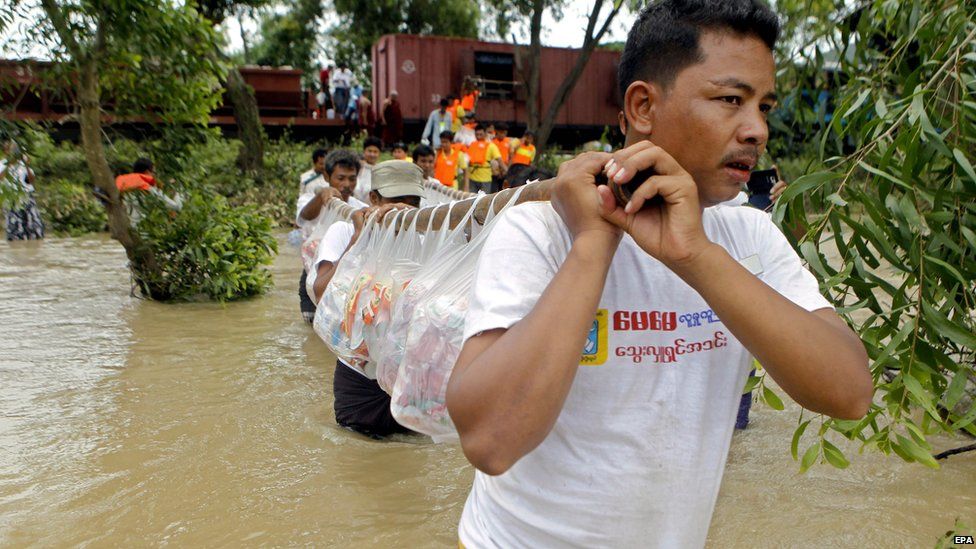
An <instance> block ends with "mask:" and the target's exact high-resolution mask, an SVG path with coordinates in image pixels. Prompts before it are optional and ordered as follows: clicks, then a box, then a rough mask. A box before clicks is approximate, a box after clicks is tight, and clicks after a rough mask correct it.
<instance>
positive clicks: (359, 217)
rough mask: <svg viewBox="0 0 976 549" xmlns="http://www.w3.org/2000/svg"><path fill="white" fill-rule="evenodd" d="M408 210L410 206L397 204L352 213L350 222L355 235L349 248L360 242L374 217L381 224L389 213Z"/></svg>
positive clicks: (372, 207)
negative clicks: (368, 223)
mask: <svg viewBox="0 0 976 549" xmlns="http://www.w3.org/2000/svg"><path fill="white" fill-rule="evenodd" d="M408 208H410V206H408V205H406V204H401V203H395V204H384V205H382V206H370V207H368V208H361V209H359V210H356V211H355V212H353V213H352V218H351V219H350V221H352V226H353V233H352V240H350V241H349V247H352V245H353V244H355V243H356V241H357V240H359V235H361V234H362V232H363V227H365V226H366V222H367V221H369V220H370V219H372V218H373V217H375V218H376V220H375V222H376V223H379V222H380V221H382V220H383V217H385V216H386V214H388V213H389V212H391V211H393V210H406V209H408ZM347 249H348V248H347Z"/></svg>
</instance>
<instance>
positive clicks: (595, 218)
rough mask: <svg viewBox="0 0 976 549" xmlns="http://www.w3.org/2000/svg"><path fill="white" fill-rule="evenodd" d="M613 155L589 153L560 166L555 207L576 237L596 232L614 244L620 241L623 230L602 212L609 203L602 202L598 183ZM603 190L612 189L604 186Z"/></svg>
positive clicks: (553, 201)
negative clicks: (598, 175) (598, 177)
mask: <svg viewBox="0 0 976 549" xmlns="http://www.w3.org/2000/svg"><path fill="white" fill-rule="evenodd" d="M610 158H611V157H610V155H609V154H607V153H598V152H588V153H583V154H581V155H579V156H577V157H576V158H574V159H572V160H570V161H568V162H564V163H563V164H562V165H561V166H559V173H558V175H556V181H555V184H554V185H553V187H552V194H551V200H552V207H553V208H554V209H555V210H556V213H558V214H559V217H561V218H562V220H563V222H564V223H566V226H567V227H568V228H569V233H570V234H571V235H572V236H573V240H576V239H577V238H578V237H579V236H580V235H582V234H584V233H588V232H593V233H595V234H602V235H603V236H606V237H609V238H610V239H611V241H612V242H613V244H614V245H615V246H616V244H617V243H618V242H619V241H620V237H621V235H622V234H623V232H622V231H621V230H620V228H618V226H615V225H614V224H613V223H611V222H610V221H609V220H608V219H605V218H604V216H603V215H602V213H603V210H605V209H607V207H608V206H607V205H606V204H602V203H601V198H602V195H601V194H600V193H598V192H597V187H596V185H595V183H596V175H597V174H599V173H600V171H601V170H602V169H603V167H604V166H605V165H606V164H607V162H608V161H609V160H610ZM603 190H605V191H606V192H607V193H609V192H610V189H607V188H606V187H605V186H604V187H603ZM611 200H613V197H612V196H611Z"/></svg>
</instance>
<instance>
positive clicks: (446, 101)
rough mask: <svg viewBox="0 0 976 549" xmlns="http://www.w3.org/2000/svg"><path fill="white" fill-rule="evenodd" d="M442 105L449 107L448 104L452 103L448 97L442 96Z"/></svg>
mask: <svg viewBox="0 0 976 549" xmlns="http://www.w3.org/2000/svg"><path fill="white" fill-rule="evenodd" d="M440 105H441V107H447V106H448V105H450V102H449V101H448V100H447V98H446V97H442V98H441V102H440Z"/></svg>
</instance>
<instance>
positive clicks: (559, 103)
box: [535, 0, 621, 151]
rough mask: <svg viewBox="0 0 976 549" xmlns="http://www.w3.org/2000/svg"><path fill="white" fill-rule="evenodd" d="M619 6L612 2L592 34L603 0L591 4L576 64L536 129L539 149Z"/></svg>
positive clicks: (542, 146)
mask: <svg viewBox="0 0 976 549" xmlns="http://www.w3.org/2000/svg"><path fill="white" fill-rule="evenodd" d="M620 6H621V2H619V1H617V2H615V3H614V6H613V9H612V10H611V11H610V14H609V15H608V16H607V19H606V20H605V21H604V22H603V26H602V27H600V30H599V31H598V32H597V33H596V34H595V35H594V34H593V31H594V30H595V29H596V22H597V19H598V18H599V16H600V9H601V8H602V7H603V0H597V2H596V3H595V4H594V5H593V10H592V11H591V12H590V17H589V21H588V22H587V25H586V37H585V38H584V39H583V47H582V48H580V52H579V56H577V57H576V64H574V65H573V69H572V70H571V71H569V74H567V75H566V78H564V79H563V81H562V83H561V84H559V89H557V90H556V94H555V95H554V96H553V98H552V101H550V102H549V108H548V109H546V116H545V118H543V119H542V120H541V122H540V124H539V126H538V129H537V130H536V134H535V143H536V147H537V148H538V149H539V150H540V151H541V150H543V149H545V148H546V143H547V142H548V141H549V136H550V135H551V134H552V128H553V126H555V125H556V117H557V116H558V115H559V111H560V110H561V109H562V108H563V104H564V103H566V99H567V98H568V97H569V94H570V93H572V91H573V88H574V87H575V86H576V81H577V80H579V77H580V75H582V74H583V69H585V68H586V64H587V63H589V61H590V56H591V55H592V54H593V50H594V49H595V48H596V45H597V44H599V43H600V39H601V38H603V35H604V34H606V32H607V29H608V28H610V23H611V22H612V21H613V19H614V17H616V16H617V13H618V12H619V11H620Z"/></svg>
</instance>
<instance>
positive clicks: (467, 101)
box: [461, 90, 479, 112]
mask: <svg viewBox="0 0 976 549" xmlns="http://www.w3.org/2000/svg"><path fill="white" fill-rule="evenodd" d="M478 94H479V92H478V90H474V91H473V92H471V93H469V94H467V95H465V96H464V97H462V98H461V108H463V109H464V110H465V111H467V112H472V111H474V105H475V103H476V102H477V101H478Z"/></svg>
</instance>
